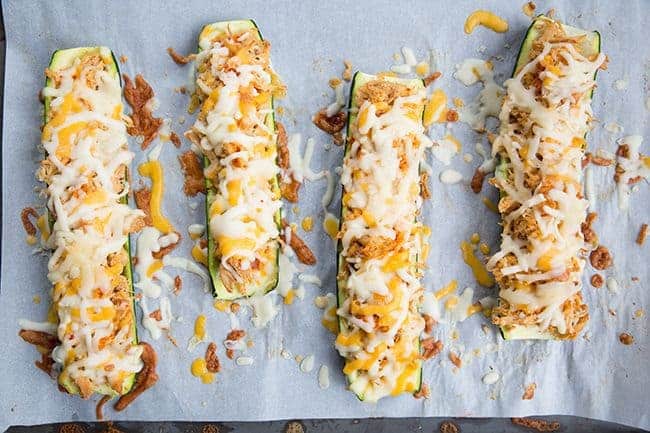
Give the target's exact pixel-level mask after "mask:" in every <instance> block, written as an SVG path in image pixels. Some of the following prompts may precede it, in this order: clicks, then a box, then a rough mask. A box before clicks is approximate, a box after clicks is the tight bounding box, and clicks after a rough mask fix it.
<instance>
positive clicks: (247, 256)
mask: <svg viewBox="0 0 650 433" xmlns="http://www.w3.org/2000/svg"><path fill="white" fill-rule="evenodd" d="M249 38H253V39H255V40H259V37H258V35H257V33H256V32H255V31H253V30H248V31H244V32H241V33H238V34H230V33H226V34H221V35H220V36H218V37H214V35H212V34H208V33H206V34H205V35H202V38H201V42H200V46H201V49H202V51H201V52H200V53H199V55H198V56H197V68H198V71H199V74H198V75H197V82H196V84H197V89H198V90H199V96H200V98H202V100H203V105H202V108H201V115H200V116H199V118H198V119H197V121H196V123H195V124H194V127H193V129H194V131H196V132H197V133H198V135H199V136H200V137H201V138H200V148H201V151H202V152H203V154H204V155H205V156H206V157H207V158H208V160H209V163H210V165H209V167H208V168H207V169H206V170H205V173H206V178H207V179H208V180H210V181H211V183H212V185H213V188H214V194H215V196H214V201H213V202H212V204H211V206H210V209H209V210H208V211H209V225H208V229H209V235H210V236H211V237H212V238H213V240H214V241H215V246H216V251H215V252H214V253H215V255H216V256H217V257H218V260H219V261H220V264H221V266H223V267H224V268H225V269H226V270H228V271H231V272H230V273H231V274H232V275H233V277H234V278H235V279H236V280H238V283H240V284H241V283H243V280H242V281H240V280H241V278H240V271H250V270H251V269H252V270H253V271H254V272H252V273H253V274H254V276H253V277H252V282H250V281H249V282H248V283H249V284H248V285H249V286H251V287H253V286H255V283H258V282H261V281H263V280H262V278H264V276H265V273H266V272H267V271H268V269H269V267H270V266H271V262H274V261H275V260H276V256H275V254H270V255H269V252H268V251H270V250H273V249H277V243H278V237H279V231H278V227H277V221H276V214H277V213H278V211H279V210H280V207H281V204H282V202H281V200H280V194H279V191H278V190H277V177H278V175H279V173H280V170H279V167H278V165H277V163H276V158H277V151H276V133H275V131H274V129H273V128H272V126H270V124H272V121H271V122H269V119H272V105H271V100H272V96H273V95H272V91H273V89H274V86H275V85H276V84H275V80H276V76H275V74H274V72H273V71H272V69H271V67H270V65H269V64H260V62H258V61H255V59H253V58H251V57H249V56H250V54H249V51H247V46H246V43H245V42H246V41H249V40H250V39H249ZM238 44H242V45H241V46H243V48H241V49H239V48H237V49H238V50H239V51H236V52H233V50H234V49H235V48H232V47H234V46H237V47H240V45H238ZM229 47H230V48H232V49H230V48H229ZM231 258H232V259H233V260H230V259H231ZM235 259H236V260H235ZM237 260H238V261H239V263H237ZM257 261H259V262H260V263H261V265H260V266H254V267H251V264H253V263H255V262H257ZM246 273H251V272H246ZM252 291H254V289H253V290H252Z"/></svg>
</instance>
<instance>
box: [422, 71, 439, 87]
mask: <svg viewBox="0 0 650 433" xmlns="http://www.w3.org/2000/svg"><path fill="white" fill-rule="evenodd" d="M441 76H442V73H441V72H440V71H436V72H434V73H433V74H430V75H429V76H427V77H425V78H424V80H423V81H424V85H425V87H429V85H430V84H431V83H433V82H434V81H436V80H437V79H438V78H440V77H441Z"/></svg>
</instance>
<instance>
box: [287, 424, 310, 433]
mask: <svg viewBox="0 0 650 433" xmlns="http://www.w3.org/2000/svg"><path fill="white" fill-rule="evenodd" d="M284 433H305V428H304V427H303V426H302V424H301V423H300V422H299V421H289V422H288V423H287V425H286V426H285V427H284Z"/></svg>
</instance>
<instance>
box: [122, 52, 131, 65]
mask: <svg viewBox="0 0 650 433" xmlns="http://www.w3.org/2000/svg"><path fill="white" fill-rule="evenodd" d="M128 60H129V58H128V57H127V56H125V55H124V54H122V55H121V56H120V63H121V64H125V63H126V62H127V61H128Z"/></svg>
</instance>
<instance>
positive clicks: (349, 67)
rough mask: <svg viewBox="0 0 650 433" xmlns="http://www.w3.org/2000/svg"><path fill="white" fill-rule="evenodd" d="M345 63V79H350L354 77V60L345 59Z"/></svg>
mask: <svg viewBox="0 0 650 433" xmlns="http://www.w3.org/2000/svg"><path fill="white" fill-rule="evenodd" d="M343 65H344V66H345V70H344V71H343V79H344V80H345V81H350V80H351V79H352V62H351V61H349V60H343Z"/></svg>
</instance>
